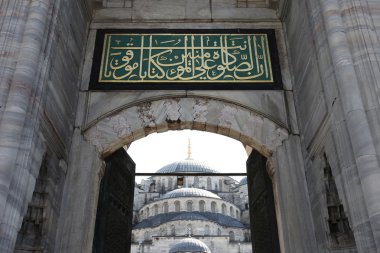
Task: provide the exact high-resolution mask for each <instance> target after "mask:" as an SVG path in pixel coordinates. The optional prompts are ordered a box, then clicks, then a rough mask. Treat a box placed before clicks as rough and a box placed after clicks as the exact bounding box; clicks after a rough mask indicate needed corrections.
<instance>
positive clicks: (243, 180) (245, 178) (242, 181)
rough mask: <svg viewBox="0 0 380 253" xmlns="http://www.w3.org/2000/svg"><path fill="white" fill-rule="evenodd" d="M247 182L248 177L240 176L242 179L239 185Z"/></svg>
mask: <svg viewBox="0 0 380 253" xmlns="http://www.w3.org/2000/svg"><path fill="white" fill-rule="evenodd" d="M247 183H248V179H247V177H244V178H242V180H240V182H239V185H245V184H247Z"/></svg>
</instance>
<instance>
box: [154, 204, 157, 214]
mask: <svg viewBox="0 0 380 253" xmlns="http://www.w3.org/2000/svg"><path fill="white" fill-rule="evenodd" d="M153 208H154V215H157V214H158V205H157V204H155V205H154V207H153Z"/></svg>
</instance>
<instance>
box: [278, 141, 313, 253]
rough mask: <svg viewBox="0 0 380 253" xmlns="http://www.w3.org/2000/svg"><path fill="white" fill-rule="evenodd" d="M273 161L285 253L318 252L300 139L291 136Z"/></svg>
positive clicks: (280, 227) (280, 147)
mask: <svg viewBox="0 0 380 253" xmlns="http://www.w3.org/2000/svg"><path fill="white" fill-rule="evenodd" d="M271 161H272V162H273V166H274V168H275V174H274V182H277V184H276V185H275V193H274V194H275V199H276V197H277V198H278V206H277V208H276V209H277V217H278V218H277V219H278V227H279V234H280V241H282V242H281V244H282V245H281V250H282V253H305V252H308V253H316V252H318V249H317V243H316V238H315V234H314V225H313V220H312V215H311V208H310V202H309V194H308V190H307V185H306V177H305V172H304V171H305V168H304V164H303V158H302V152H301V144H300V139H299V136H295V135H289V138H288V139H287V140H285V141H284V142H283V145H281V146H279V147H278V148H277V149H276V151H275V152H274V154H273V157H272V158H271ZM278 212H279V213H278Z"/></svg>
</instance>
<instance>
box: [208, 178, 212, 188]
mask: <svg viewBox="0 0 380 253" xmlns="http://www.w3.org/2000/svg"><path fill="white" fill-rule="evenodd" d="M207 190H212V189H211V178H210V177H208V178H207Z"/></svg>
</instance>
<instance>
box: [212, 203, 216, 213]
mask: <svg viewBox="0 0 380 253" xmlns="http://www.w3.org/2000/svg"><path fill="white" fill-rule="evenodd" d="M211 212H212V213H216V212H217V210H216V202H215V201H213V202H211Z"/></svg>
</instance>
